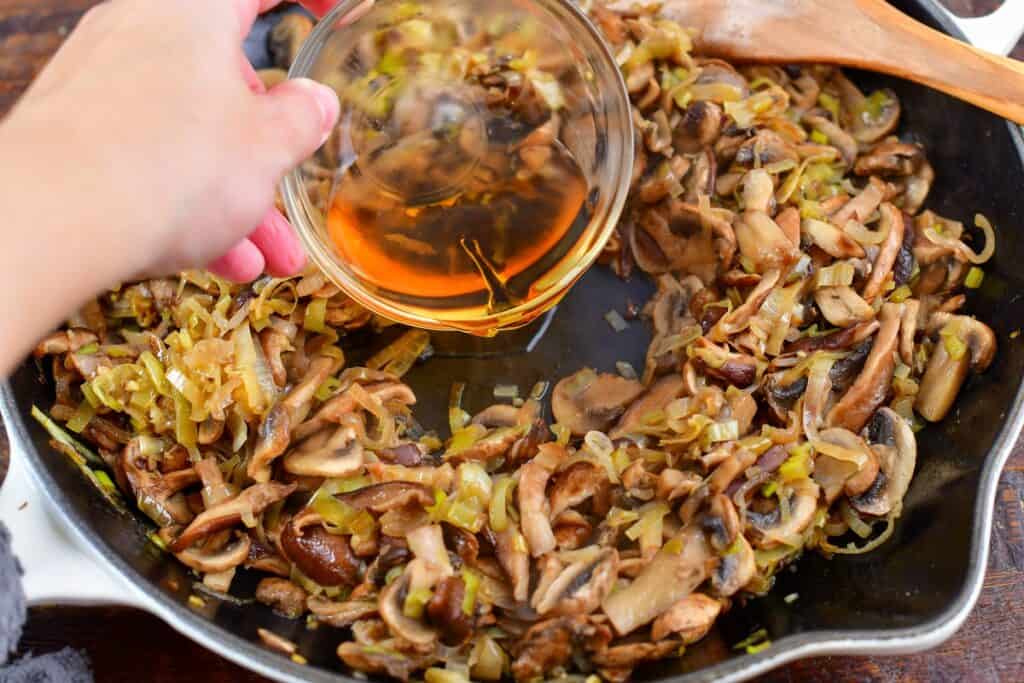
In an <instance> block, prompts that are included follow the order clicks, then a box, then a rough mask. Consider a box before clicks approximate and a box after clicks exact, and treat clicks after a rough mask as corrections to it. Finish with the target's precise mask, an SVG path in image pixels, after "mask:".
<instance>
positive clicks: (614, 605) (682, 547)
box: [602, 527, 718, 636]
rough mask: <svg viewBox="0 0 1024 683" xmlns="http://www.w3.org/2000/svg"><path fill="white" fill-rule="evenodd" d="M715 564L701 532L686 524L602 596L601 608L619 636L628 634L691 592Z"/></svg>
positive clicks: (715, 561)
mask: <svg viewBox="0 0 1024 683" xmlns="http://www.w3.org/2000/svg"><path fill="white" fill-rule="evenodd" d="M676 546H678V547H676ZM717 563H718V560H717V558H716V557H715V556H714V555H713V554H712V552H711V548H710V546H709V545H708V542H707V539H706V538H705V536H704V532H702V531H701V530H700V529H697V528H696V527H687V528H686V529H684V530H683V531H682V532H681V533H680V534H679V535H678V536H676V537H675V538H674V539H672V540H670V541H669V542H668V543H666V544H665V546H663V547H662V549H661V550H660V551H658V554H657V555H655V556H654V559H653V560H651V562H650V564H648V565H647V566H646V567H645V568H644V570H643V571H642V572H641V573H640V575H639V576H637V577H636V579H635V580H634V581H633V582H632V583H631V584H629V585H628V586H626V587H625V588H622V589H620V590H618V591H615V592H614V593H612V594H611V595H609V596H608V597H607V598H605V600H604V603H603V604H602V609H603V610H604V613H605V614H606V615H607V616H608V620H609V621H610V622H611V624H612V626H614V627H615V631H616V632H617V633H618V634H619V635H620V636H624V635H626V634H629V633H632V632H633V631H634V630H636V629H637V628H639V627H641V626H643V625H644V624H647V623H650V622H651V621H653V620H654V619H655V618H657V617H658V616H659V615H661V614H662V613H663V612H665V611H666V610H668V609H669V608H670V607H671V606H672V605H674V604H675V603H676V602H678V601H679V600H681V599H682V598H684V597H686V596H687V595H689V594H690V593H692V592H693V590H694V589H695V588H696V587H697V586H699V585H700V584H701V583H703V582H704V580H705V579H707V578H708V576H709V575H710V574H711V572H712V571H713V570H714V567H715V566H716V565H717Z"/></svg>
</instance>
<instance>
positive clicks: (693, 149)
mask: <svg viewBox="0 0 1024 683" xmlns="http://www.w3.org/2000/svg"><path fill="white" fill-rule="evenodd" d="M722 118H723V117H722V108H721V107H719V106H718V105H717V104H715V103H714V102H709V101H707V100H697V101H696V102H691V103H690V105H689V106H688V107H686V111H685V112H683V119H682V121H680V122H679V125H678V126H676V128H675V133H674V135H673V137H672V144H673V146H674V147H675V148H676V151H677V152H681V153H683V154H695V153H697V152H699V151H700V150H702V149H706V148H708V147H712V146H714V144H715V141H716V140H718V136H719V134H721V132H722Z"/></svg>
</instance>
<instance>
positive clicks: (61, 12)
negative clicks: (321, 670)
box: [0, 0, 1024, 683]
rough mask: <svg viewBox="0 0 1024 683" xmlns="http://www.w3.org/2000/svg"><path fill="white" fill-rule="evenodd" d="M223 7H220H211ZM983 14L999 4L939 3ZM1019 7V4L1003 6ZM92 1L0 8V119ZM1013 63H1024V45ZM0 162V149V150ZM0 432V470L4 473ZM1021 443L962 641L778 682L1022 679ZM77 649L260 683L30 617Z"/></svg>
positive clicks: (178, 672)
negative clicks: (980, 590) (981, 586)
mask: <svg viewBox="0 0 1024 683" xmlns="http://www.w3.org/2000/svg"><path fill="white" fill-rule="evenodd" d="M214 1H221V0H214ZM945 1H946V2H947V4H948V5H949V6H950V7H951V8H952V9H954V11H957V12H959V13H961V14H963V15H971V16H974V15H980V14H984V13H986V12H987V11H990V10H991V9H992V8H993V7H995V6H997V5H998V3H999V0H945ZM1009 1H1010V2H1020V1H1022V0H1009ZM97 2H98V0H0V116H2V115H3V113H4V112H6V111H7V110H8V109H9V108H10V107H11V106H12V105H13V104H14V103H15V102H16V100H17V98H18V96H19V95H20V93H21V92H22V91H23V90H24V89H25V88H26V87H27V86H28V84H29V83H31V81H32V79H33V77H34V76H35V74H36V73H37V72H38V70H39V69H40V68H41V67H42V66H43V65H44V64H45V62H46V60H47V59H48V58H49V56H50V55H51V54H52V53H53V51H54V50H56V49H57V47H58V46H59V45H60V43H61V41H62V40H63V38H64V36H66V35H67V33H68V31H69V30H70V29H71V28H73V26H74V24H75V22H77V20H78V19H79V17H80V16H81V14H82V13H83V12H84V11H85V10H86V9H87V8H88V7H90V6H91V5H94V4H97ZM1015 56H1017V57H1018V58H1020V59H1024V44H1022V45H1021V46H1019V47H1018V48H1017V51H1016V52H1015ZM0 154H2V151H0ZM6 455H7V445H6V437H5V435H4V434H3V432H2V431H0V468H5V466H6ZM1022 634H1024V441H1022V442H1021V443H1018V445H1017V448H1016V450H1015V452H1014V455H1013V457H1012V459H1011V460H1010V463H1009V465H1008V466H1007V468H1006V471H1005V473H1004V474H1003V477H1002V481H1001V483H1000V488H999V496H998V501H997V503H996V514H995V527H994V529H993V538H992V552H991V559H990V561H989V568H988V574H987V578H986V580H985V589H984V591H983V593H982V595H981V599H980V600H979V602H978V606H977V607H976V608H975V610H974V612H973V614H972V615H971V617H970V618H969V619H968V621H967V623H966V624H965V625H964V627H963V628H962V629H961V630H960V632H959V633H957V635H956V636H955V637H954V638H953V639H952V640H951V641H949V642H948V643H946V644H945V645H943V646H942V647H940V648H938V649H937V650H934V651H932V652H927V653H924V654H919V655H911V656H905V657H870V658H868V657H821V658H816V659H808V660H804V661H801V662H797V663H794V664H790V665H789V666H786V667H783V668H781V669H778V670H777V671H774V672H772V673H770V674H767V675H766V676H764V677H762V679H761V681H762V683H768V682H770V683H782V682H784V681H794V680H799V681H822V682H823V683H831V682H833V681H897V680H898V681H950V682H954V681H957V682H958V681H1006V682H1008V683H1010V682H1013V683H1015V682H1018V681H1024V647H1022V644H1024V635H1022ZM64 645H71V646H74V647H78V648H84V649H85V650H87V651H88V653H89V655H90V657H91V658H92V661H93V664H94V666H95V672H96V679H97V680H98V681H101V682H102V683H106V682H108V681H125V682H132V683H135V682H137V681H154V682H156V683H159V682H161V681H167V682H168V683H170V682H171V681H174V682H176V683H177V682H179V681H196V682H206V681H209V682H219V681H233V682H237V683H257V682H262V681H264V680H265V679H263V678H261V677H259V676H255V675H253V674H250V673H248V672H247V671H245V670H243V669H240V668H238V667H236V666H235V665H233V664H231V663H229V662H227V661H226V660H224V659H221V658H220V657H218V656H217V655H215V654H213V653H211V652H209V651H207V650H205V649H203V648H202V647H201V646H199V645H196V644H195V643H193V642H191V641H189V640H187V639H185V638H184V637H182V636H180V635H178V634H177V633H176V632H174V631H173V630H172V629H170V628H169V627H167V626H166V625H164V624H163V623H162V622H160V621H159V620H158V619H156V618H154V617H151V616H149V615H148V614H144V613H141V612H137V611H134V610H125V609H95V608H92V609H85V608H43V609H35V610H32V612H31V615H30V618H29V623H28V625H27V628H26V632H25V637H24V639H23V640H22V651H35V652H47V651H51V650H55V649H58V648H60V647H63V646H64Z"/></svg>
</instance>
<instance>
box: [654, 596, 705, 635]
mask: <svg viewBox="0 0 1024 683" xmlns="http://www.w3.org/2000/svg"><path fill="white" fill-rule="evenodd" d="M721 611H722V603H720V602H719V601H718V600H715V599H714V598H710V597H708V596H707V595H704V594H703V593H691V594H690V595H687V596H686V597H685V598H683V599H682V600H680V601H679V602H677V603H676V604H674V605H672V607H671V608H669V610H668V611H667V612H665V613H664V614H662V615H661V616H660V617H658V618H657V619H655V620H654V624H653V625H652V626H651V640H654V641H659V640H663V639H664V638H666V637H667V636H669V635H671V634H673V633H676V634H678V635H679V637H680V638H682V640H683V644H685V645H688V644H690V643H695V642H697V641H698V640H700V639H701V638H703V637H704V636H706V635H707V633H708V631H710V630H711V627H712V626H713V625H714V623H715V619H717V618H718V615H719V613H721Z"/></svg>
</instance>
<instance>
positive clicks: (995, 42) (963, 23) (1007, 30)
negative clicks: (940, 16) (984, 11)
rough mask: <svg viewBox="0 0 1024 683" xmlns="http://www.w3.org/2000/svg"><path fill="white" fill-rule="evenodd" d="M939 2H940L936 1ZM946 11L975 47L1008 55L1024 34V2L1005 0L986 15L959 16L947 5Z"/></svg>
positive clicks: (944, 9) (944, 10)
mask: <svg viewBox="0 0 1024 683" xmlns="http://www.w3.org/2000/svg"><path fill="white" fill-rule="evenodd" d="M936 4H938V3H936ZM942 11H943V12H945V13H946V16H948V17H949V18H950V19H951V20H952V21H953V23H955V24H956V25H957V26H958V27H959V28H960V30H961V31H963V33H964V35H965V36H967V39H968V40H969V41H970V42H971V44H972V45H974V46H975V47H980V48H981V49H982V50H988V51H989V52H994V53H995V54H997V55H1002V56H1005V55H1008V54H1010V51H1011V50H1013V48H1014V46H1015V45H1017V41H1019V40H1020V37H1021V35H1024V2H1021V0H1003V6H1002V7H1000V8H999V9H997V10H996V11H995V12H992V13H991V14H989V15H986V16H984V17H971V18H966V17H958V16H957V15H955V14H953V13H952V12H950V11H949V10H948V9H946V8H945V7H942Z"/></svg>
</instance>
